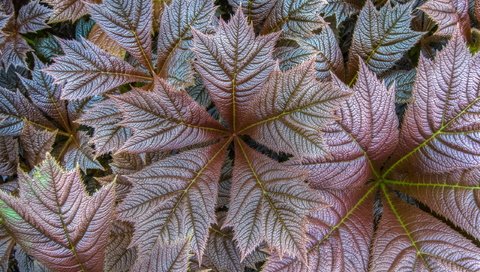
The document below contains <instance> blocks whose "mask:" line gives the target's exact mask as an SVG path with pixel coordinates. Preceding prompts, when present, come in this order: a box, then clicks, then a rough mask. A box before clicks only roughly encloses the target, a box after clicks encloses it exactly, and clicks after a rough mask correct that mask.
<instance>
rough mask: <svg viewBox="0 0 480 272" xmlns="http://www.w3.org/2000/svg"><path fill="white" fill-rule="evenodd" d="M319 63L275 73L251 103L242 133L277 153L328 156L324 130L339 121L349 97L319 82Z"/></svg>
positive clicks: (305, 64)
mask: <svg viewBox="0 0 480 272" xmlns="http://www.w3.org/2000/svg"><path fill="white" fill-rule="evenodd" d="M314 65H315V62H314V61H313V60H311V61H308V62H306V63H304V64H302V65H300V66H297V67H295V68H293V69H291V70H289V71H286V72H281V71H278V70H276V71H274V72H273V73H271V74H270V76H269V78H268V79H267V83H266V85H265V86H264V88H263V89H262V91H261V92H259V93H258V95H257V96H256V97H255V99H254V101H253V103H252V102H251V104H252V105H251V107H250V110H249V111H247V114H248V115H247V117H246V118H244V119H243V122H244V123H243V124H241V130H240V132H239V133H246V134H248V135H249V136H251V137H252V138H253V139H254V140H256V141H258V142H259V143H261V144H264V145H266V146H267V147H269V148H271V149H273V150H275V151H283V152H287V153H291V154H294V155H298V156H326V154H327V150H326V146H325V144H324V142H323V139H322V137H321V134H320V130H321V129H322V128H324V127H326V126H327V125H328V124H329V123H331V122H333V121H334V120H335V118H336V117H335V115H334V111H335V110H336V109H338V107H339V106H340V104H341V102H342V101H343V100H345V99H346V97H347V96H348V95H349V93H348V92H345V91H342V90H341V89H339V88H336V87H335V86H334V85H333V84H330V83H322V82H319V81H317V80H316V79H315V69H314Z"/></svg>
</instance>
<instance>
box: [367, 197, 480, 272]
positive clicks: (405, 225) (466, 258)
mask: <svg viewBox="0 0 480 272" xmlns="http://www.w3.org/2000/svg"><path fill="white" fill-rule="evenodd" d="M384 198H385V204H384V205H383V214H382V218H381V219H380V223H379V225H378V229H377V231H376V233H375V241H374V244H373V246H372V253H371V254H372V259H371V267H370V269H371V270H372V271H399V270H405V271H478V270H480V250H479V248H478V247H476V246H474V245H473V244H472V243H471V242H470V241H469V240H467V239H466V238H464V237H463V236H462V235H461V234H460V233H458V232H455V231H454V230H452V229H451V228H450V227H448V226H447V225H446V224H445V223H443V222H441V221H440V220H438V219H436V218H434V217H433V216H431V215H429V214H427V213H426V212H424V211H421V210H419V209H418V208H415V207H413V206H410V205H408V204H406V203H403V202H402V201H400V200H399V199H397V197H396V196H394V195H391V194H387V193H385V191H384Z"/></svg>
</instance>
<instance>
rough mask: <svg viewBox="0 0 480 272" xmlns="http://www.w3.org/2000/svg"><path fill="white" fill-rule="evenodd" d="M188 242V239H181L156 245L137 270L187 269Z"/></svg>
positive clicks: (188, 256) (163, 271) (161, 271)
mask: <svg viewBox="0 0 480 272" xmlns="http://www.w3.org/2000/svg"><path fill="white" fill-rule="evenodd" d="M189 244H190V243H189V239H181V240H179V241H175V242H174V243H172V244H168V245H160V244H159V245H157V246H156V247H155V248H154V249H153V252H152V256H151V259H148V260H146V261H145V263H143V264H142V267H141V268H139V269H140V270H139V271H158V272H169V271H188V259H189V258H190V255H189V252H190V246H189Z"/></svg>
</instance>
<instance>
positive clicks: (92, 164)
mask: <svg viewBox="0 0 480 272" xmlns="http://www.w3.org/2000/svg"><path fill="white" fill-rule="evenodd" d="M70 139H71V140H70V141H71V143H70V145H69V146H68V148H67V150H66V152H65V155H64V157H63V164H64V165H65V168H67V169H74V168H76V167H77V166H78V167H80V169H82V171H83V172H86V171H87V169H100V170H103V166H102V165H101V164H100V163H99V162H98V161H97V160H96V159H95V156H94V154H93V149H92V147H90V145H89V143H88V142H89V136H88V135H87V134H86V133H85V131H77V133H76V135H72V136H70Z"/></svg>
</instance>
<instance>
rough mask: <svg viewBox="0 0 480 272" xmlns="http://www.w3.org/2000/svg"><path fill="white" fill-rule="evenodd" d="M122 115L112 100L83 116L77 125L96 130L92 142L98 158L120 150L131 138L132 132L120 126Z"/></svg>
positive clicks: (98, 104)
mask: <svg viewBox="0 0 480 272" xmlns="http://www.w3.org/2000/svg"><path fill="white" fill-rule="evenodd" d="M120 121H122V113H121V111H120V110H119V108H118V107H117V106H116V105H115V103H114V102H113V101H111V100H104V101H101V102H99V103H97V104H95V106H94V107H93V108H91V109H89V110H88V111H87V112H86V113H85V114H83V115H82V116H81V118H80V119H79V120H76V122H77V123H80V124H83V125H87V126H91V127H93V128H94V129H95V130H94V132H93V137H92V139H90V142H91V143H93V144H95V151H96V156H100V155H103V154H106V153H108V152H115V151H117V150H119V149H120V148H121V147H122V146H123V144H125V142H126V141H127V139H128V138H129V137H130V136H131V134H132V133H131V130H130V129H129V128H126V127H122V126H120V125H119V123H120Z"/></svg>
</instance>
